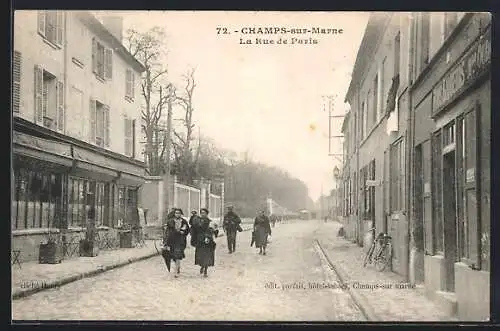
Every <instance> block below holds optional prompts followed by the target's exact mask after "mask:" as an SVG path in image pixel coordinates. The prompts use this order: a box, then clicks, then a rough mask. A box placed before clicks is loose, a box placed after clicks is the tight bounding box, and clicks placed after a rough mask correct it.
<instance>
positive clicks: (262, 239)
mask: <svg viewBox="0 0 500 331" xmlns="http://www.w3.org/2000/svg"><path fill="white" fill-rule="evenodd" d="M253 231H254V234H255V247H257V248H259V249H260V250H259V254H262V255H266V247H267V236H270V235H271V224H270V223H269V217H267V216H266V213H265V211H264V210H263V211H261V212H260V214H259V215H258V216H257V217H256V218H255V222H254V223H253Z"/></svg>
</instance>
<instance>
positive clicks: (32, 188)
mask: <svg viewBox="0 0 500 331" xmlns="http://www.w3.org/2000/svg"><path fill="white" fill-rule="evenodd" d="M27 127H29V128H30V130H26V128H27ZM19 129H20V130H18V131H14V133H13V164H12V172H13V183H14V185H13V186H14V187H13V197H12V200H11V201H12V206H11V229H12V239H13V240H12V249H15V250H20V251H21V253H20V260H21V261H29V260H37V259H38V246H39V244H40V243H41V242H43V241H46V240H47V237H48V235H49V233H52V234H53V233H56V234H60V235H59V236H58V240H59V241H60V243H61V244H62V245H65V246H68V245H69V246H71V245H76V243H77V242H78V241H79V240H80V239H81V238H82V237H83V236H84V233H85V231H86V229H87V228H88V226H89V223H92V226H93V227H95V228H96V229H97V230H98V232H100V233H101V232H102V233H103V236H102V237H106V238H107V241H108V242H107V243H106V245H105V243H104V242H103V241H102V242H101V243H100V245H101V246H103V247H102V248H105V247H104V246H108V247H110V246H111V245H110V244H109V242H110V241H111V240H109V237H113V236H115V237H116V235H117V234H116V230H115V229H116V228H119V227H121V226H124V225H130V226H134V225H138V224H139V217H138V213H137V208H138V189H139V187H140V186H141V185H142V183H143V181H144V170H143V167H142V166H141V165H140V164H138V162H136V161H132V162H127V161H126V160H123V159H118V157H116V158H114V157H112V156H110V155H109V154H110V153H109V152H108V153H106V154H105V153H103V152H100V151H98V150H96V149H95V148H93V147H92V146H85V145H84V143H80V142H77V141H72V140H71V139H66V138H65V137H59V136H55V135H51V134H48V133H46V132H43V131H42V132H37V131H38V130H39V129H38V128H36V127H34V126H33V127H32V126H31V125H30V124H29V123H22V125H19ZM33 130H34V131H33ZM42 130H43V128H42ZM115 241H116V240H115ZM110 248H111V247H110ZM65 255H66V256H71V255H78V250H77V249H72V248H69V249H68V250H67V251H66V252H65Z"/></svg>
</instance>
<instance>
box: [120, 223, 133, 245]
mask: <svg viewBox="0 0 500 331" xmlns="http://www.w3.org/2000/svg"><path fill="white" fill-rule="evenodd" d="M133 247H134V242H133V236H132V228H131V226H130V224H124V225H123V226H122V227H121V228H120V248H133Z"/></svg>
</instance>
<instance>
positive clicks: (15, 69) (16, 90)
mask: <svg viewBox="0 0 500 331" xmlns="http://www.w3.org/2000/svg"><path fill="white" fill-rule="evenodd" d="M12 84H13V85H12V110H13V111H14V112H15V113H18V112H19V104H20V102H21V53H20V52H18V51H14V57H13V64H12Z"/></svg>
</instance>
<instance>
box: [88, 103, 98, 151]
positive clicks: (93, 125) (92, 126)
mask: <svg viewBox="0 0 500 331" xmlns="http://www.w3.org/2000/svg"><path fill="white" fill-rule="evenodd" d="M89 110H90V142H91V143H95V142H96V139H95V138H96V129H97V128H96V104H95V100H94V99H90V102H89Z"/></svg>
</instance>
